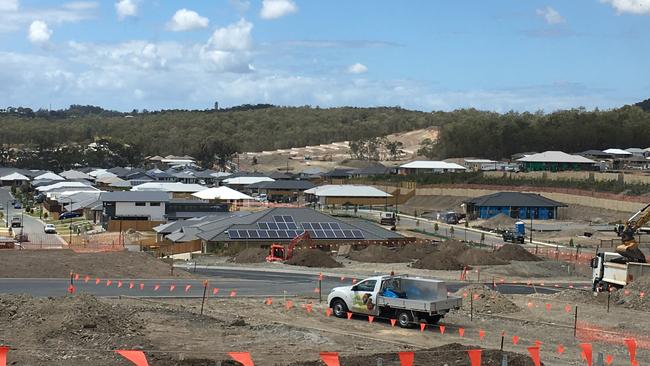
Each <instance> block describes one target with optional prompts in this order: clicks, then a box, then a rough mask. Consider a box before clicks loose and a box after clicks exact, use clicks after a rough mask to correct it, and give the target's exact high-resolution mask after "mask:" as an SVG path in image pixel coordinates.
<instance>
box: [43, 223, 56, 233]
mask: <svg viewBox="0 0 650 366" xmlns="http://www.w3.org/2000/svg"><path fill="white" fill-rule="evenodd" d="M44 230H45V234H56V227H55V226H54V225H53V224H45V228H44Z"/></svg>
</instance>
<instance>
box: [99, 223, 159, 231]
mask: <svg viewBox="0 0 650 366" xmlns="http://www.w3.org/2000/svg"><path fill="white" fill-rule="evenodd" d="M120 223H121V224H120ZM164 223H165V222H164V221H144V220H142V221H140V220H109V221H108V228H107V231H112V232H116V231H127V230H129V229H133V230H135V231H152V230H153V228H154V227H156V226H158V225H160V224H164Z"/></svg>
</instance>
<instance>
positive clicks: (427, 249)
mask: <svg viewBox="0 0 650 366" xmlns="http://www.w3.org/2000/svg"><path fill="white" fill-rule="evenodd" d="M435 250H436V248H435V247H434V246H433V245H426V244H414V243H408V244H406V245H405V246H403V247H401V248H400V249H399V250H398V253H399V256H400V257H401V258H402V259H403V260H404V261H407V260H414V259H420V258H422V257H424V256H425V255H427V254H431V253H433V252H434V251H435Z"/></svg>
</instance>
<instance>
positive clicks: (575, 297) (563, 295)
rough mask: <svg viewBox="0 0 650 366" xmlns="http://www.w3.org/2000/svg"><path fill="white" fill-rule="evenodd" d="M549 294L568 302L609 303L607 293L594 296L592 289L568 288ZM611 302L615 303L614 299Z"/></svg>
mask: <svg viewBox="0 0 650 366" xmlns="http://www.w3.org/2000/svg"><path fill="white" fill-rule="evenodd" d="M549 296H550V297H551V298H553V299H555V300H559V301H566V302H568V303H583V304H607V294H606V293H599V294H598V295H597V296H594V293H593V292H592V291H591V290H583V289H568V290H562V291H560V292H556V293H554V294H552V295H549ZM611 303H612V304H614V300H613V299H612V302H611Z"/></svg>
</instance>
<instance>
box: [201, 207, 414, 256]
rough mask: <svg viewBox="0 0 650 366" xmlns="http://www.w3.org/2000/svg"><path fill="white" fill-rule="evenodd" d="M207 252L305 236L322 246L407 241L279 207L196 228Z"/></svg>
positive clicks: (368, 225)
mask: <svg viewBox="0 0 650 366" xmlns="http://www.w3.org/2000/svg"><path fill="white" fill-rule="evenodd" d="M196 228H197V229H198V233H197V234H196V236H197V237H198V238H199V239H201V240H202V242H203V246H204V248H206V249H207V251H214V250H217V249H220V248H224V246H225V245H227V246H228V247H229V248H233V247H242V248H243V247H249V246H267V245H270V244H271V243H288V242H290V241H291V240H292V239H293V238H295V237H296V236H298V235H301V234H302V233H303V232H305V231H307V232H309V235H310V236H311V238H312V239H313V240H314V241H315V242H316V243H317V244H321V245H339V244H345V243H373V242H384V243H386V242H394V243H395V242H403V241H406V240H407V238H406V237H404V236H402V235H400V234H398V233H396V232H394V231H390V230H386V229H384V228H383V227H381V226H379V225H375V224H372V223H361V222H360V221H356V220H344V219H341V218H338V217H333V216H330V215H327V214H325V213H322V212H319V211H316V210H313V209H310V208H289V207H278V208H270V209H266V210H264V211H258V212H253V213H249V214H247V215H243V216H234V217H225V218H221V219H217V220H213V221H206V222H202V223H200V224H198V225H196Z"/></svg>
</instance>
